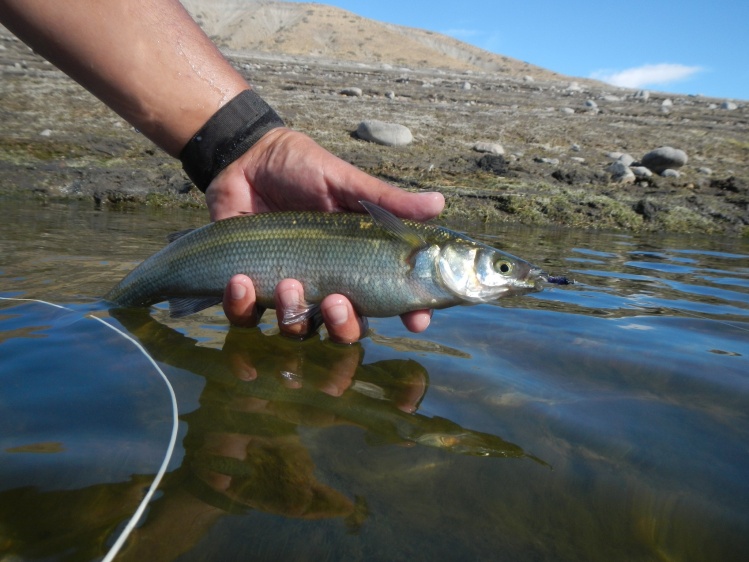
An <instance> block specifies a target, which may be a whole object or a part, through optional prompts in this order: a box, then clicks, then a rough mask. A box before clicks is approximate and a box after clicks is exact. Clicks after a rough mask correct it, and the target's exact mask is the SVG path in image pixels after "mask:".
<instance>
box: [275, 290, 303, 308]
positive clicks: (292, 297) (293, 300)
mask: <svg viewBox="0 0 749 562" xmlns="http://www.w3.org/2000/svg"><path fill="white" fill-rule="evenodd" d="M278 298H279V299H280V300H281V305H282V306H283V307H284V308H291V307H295V306H298V305H299V292H298V291H297V290H296V289H287V290H285V291H284V292H283V293H281V294H279V295H278Z"/></svg>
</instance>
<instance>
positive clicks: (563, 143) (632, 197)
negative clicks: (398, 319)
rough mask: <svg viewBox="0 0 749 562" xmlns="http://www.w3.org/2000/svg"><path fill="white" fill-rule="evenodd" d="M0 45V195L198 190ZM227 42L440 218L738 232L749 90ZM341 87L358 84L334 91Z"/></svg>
mask: <svg viewBox="0 0 749 562" xmlns="http://www.w3.org/2000/svg"><path fill="white" fill-rule="evenodd" d="M0 45H2V46H3V47H4V48H3V49H2V50H0V73H1V74H2V82H1V83H0V115H2V119H3V128H2V131H0V195H3V194H5V195H9V194H10V195H12V196H23V197H29V199H30V200H32V201H33V200H42V201H43V200H45V199H55V200H65V199H67V200H91V201H92V204H93V205H95V206H97V207H102V208H105V207H118V208H119V207H123V206H127V207H135V208H137V207H138V206H140V205H151V206H154V205H156V206H164V207H171V206H186V207H200V206H201V205H204V202H203V195H202V194H201V193H200V192H198V191H197V190H196V189H195V188H194V187H192V186H191V184H190V182H189V180H188V179H187V177H186V176H185V175H184V173H183V172H182V170H181V168H180V166H179V163H178V162H177V161H175V160H173V159H171V158H170V157H168V156H167V155H166V154H163V153H161V152H160V150H159V149H158V148H156V147H154V146H153V145H152V144H151V143H150V142H149V141H148V140H146V139H145V138H143V137H142V135H140V134H139V133H138V132H137V131H134V130H133V129H132V127H130V126H129V125H128V124H127V123H125V122H124V121H122V120H121V119H120V118H119V117H118V116H117V115H115V114H114V113H112V112H111V111H110V110H109V109H108V108H106V107H105V106H103V104H101V103H100V102H98V101H97V100H96V99H95V98H93V97H92V96H91V95H90V94H88V93H87V92H86V91H85V90H83V89H82V88H80V87H79V86H78V85H77V84H75V83H74V82H72V81H71V80H69V79H68V78H67V77H66V76H65V75H63V74H62V73H61V72H60V71H58V70H56V69H55V68H54V67H52V66H51V65H50V64H49V63H47V62H46V61H44V60H43V59H41V58H40V57H38V56H36V55H35V54H33V53H32V52H31V51H30V50H29V49H28V48H27V47H26V46H25V45H23V44H22V43H20V42H19V41H18V40H17V39H15V38H14V37H12V36H11V35H9V34H8V33H7V32H4V33H0ZM228 56H229V58H230V60H232V62H233V64H235V66H236V67H237V68H238V69H239V70H240V72H242V73H243V74H245V75H246V76H247V77H248V79H250V80H251V81H252V83H253V85H254V86H255V87H256V88H257V89H258V91H259V92H260V93H261V95H263V97H264V98H265V99H266V100H267V101H268V102H269V103H271V105H273V106H274V107H275V108H276V109H277V110H278V112H279V113H280V114H281V115H282V117H283V118H284V119H285V120H286V122H287V123H288V124H289V126H291V127H293V128H295V129H297V130H300V131H303V132H305V133H307V134H309V135H310V136H311V137H312V138H314V139H315V140H316V141H317V142H319V143H320V144H321V145H322V146H324V147H325V148H327V149H328V150H330V151H331V152H333V153H334V154H336V155H338V156H339V157H341V158H343V159H344V160H347V161H348V162H351V163H352V164H354V165H356V166H358V167H360V168H362V169H363V170H365V171H367V172H369V173H371V174H373V175H375V176H378V177H380V178H382V179H384V180H385V181H388V182H390V183H393V184H394V185H398V186H400V187H403V188H406V189H412V190H436V191H440V192H442V193H443V194H444V195H445V198H446V201H447V205H446V209H445V213H444V218H445V219H446V220H470V221H472V222H484V223H487V224H492V223H519V224H523V225H530V226H555V227H570V228H576V229H597V230H613V231H623V232H674V233H701V234H714V235H727V236H749V105H746V104H744V105H741V106H739V107H738V108H737V109H735V110H732V111H725V110H721V109H719V108H716V107H715V106H716V103H715V102H716V101H717V100H709V99H707V98H690V97H687V96H668V99H669V100H670V101H671V104H672V105H669V106H668V107H669V109H668V111H664V110H663V107H664V105H663V103H664V100H665V99H666V98H667V95H666V94H651V95H650V98H649V100H647V101H645V102H643V101H641V100H636V99H634V98H633V97H631V94H632V92H631V91H626V90H619V89H616V88H613V87H608V86H606V87H605V89H600V88H604V86H603V85H601V86H600V88H599V87H598V86H596V85H595V84H591V83H588V82H585V83H583V82H582V81H581V83H580V85H579V86H578V88H574V89H570V84H569V83H568V82H558V83H557V82H536V81H524V80H521V79H517V78H513V77H509V76H502V75H500V74H496V73H495V74H492V73H477V72H457V71H456V72H452V73H451V72H448V71H444V70H430V69H418V70H409V69H404V68H401V69H392V68H385V65H383V66H382V67H376V66H372V65H369V66H368V65H358V64H354V63H343V62H336V61H321V60H316V59H311V58H301V57H290V56H280V55H278V56H275V55H274V56H269V55H262V54H258V53H255V54H247V53H233V54H232V53H229V55H228ZM352 87H355V89H356V90H361V94H360V95H347V94H344V93H342V92H343V90H345V89H346V88H352ZM590 100H598V101H597V102H596V103H595V105H596V108H595V111H593V110H592V109H591V108H590V107H589V105H587V104H588V102H589V101H590ZM366 119H377V120H382V121H386V122H392V123H399V124H403V125H405V126H407V127H408V128H409V129H410V130H411V131H412V132H413V136H414V142H413V143H412V144H410V145H408V146H402V147H387V146H381V145H377V144H374V143H371V142H366V141H362V140H360V139H358V138H356V136H355V135H354V131H355V130H356V128H357V126H358V124H359V123H360V122H361V121H363V120H366ZM477 142H484V143H498V144H501V145H502V146H503V147H504V154H503V155H493V154H486V153H481V152H477V151H476V150H474V146H475V144H476V143H477ZM664 145H669V146H674V147H676V148H680V149H682V150H684V151H685V152H686V153H687V154H688V155H689V162H688V163H687V165H685V166H684V167H683V168H681V169H680V170H679V172H680V176H679V177H675V178H666V177H660V176H653V177H651V178H644V179H638V180H636V181H634V182H633V183H626V184H623V183H618V182H615V181H613V180H612V178H611V175H610V174H609V173H608V172H607V171H606V168H607V166H608V165H609V164H610V163H611V162H612V160H611V158H610V154H609V153H611V152H615V151H618V152H625V153H629V154H631V155H632V156H633V157H634V158H635V159H638V158H642V156H643V155H644V154H645V153H646V152H648V151H650V150H652V149H655V148H658V147H659V146H664ZM708 168H709V173H706V170H708Z"/></svg>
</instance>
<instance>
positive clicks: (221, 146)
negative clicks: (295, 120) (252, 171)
mask: <svg viewBox="0 0 749 562" xmlns="http://www.w3.org/2000/svg"><path fill="white" fill-rule="evenodd" d="M284 126H285V125H284V122H283V120H282V119H281V118H280V117H279V116H278V114H277V113H276V112H275V111H274V110H273V108H271V107H270V106H269V105H268V104H267V103H265V101H263V99H262V98H261V97H260V96H259V95H257V94H256V93H255V92H253V91H252V90H244V91H242V92H241V93H239V94H238V95H237V96H236V97H234V98H233V99H232V100H231V101H229V102H228V103H227V104H226V105H224V106H223V107H221V108H220V109H219V110H218V111H217V112H216V113H214V114H213V116H212V117H211V118H210V119H209V120H208V121H207V122H206V123H205V125H203V127H201V128H200V130H199V131H198V132H197V133H195V135H194V136H193V137H192V138H191V139H190V140H189V141H188V143H187V144H186V145H185V147H184V148H183V149H182V151H181V152H180V154H179V159H180V160H181V161H182V167H183V168H184V170H185V172H186V173H187V175H188V176H189V177H190V179H191V180H192V181H193V182H194V183H195V185H196V186H197V187H198V189H200V190H201V191H203V192H205V190H206V189H207V188H208V186H209V185H210V183H211V181H213V179H214V178H215V177H216V176H217V175H218V174H219V173H220V172H221V171H222V170H224V169H225V168H226V167H227V166H228V165H229V164H231V163H232V162H234V161H235V160H237V159H238V158H239V157H240V156H242V155H243V154H245V153H246V152H247V151H248V150H249V149H250V148H251V147H252V146H254V145H255V144H256V143H257V142H258V141H259V140H260V139H261V138H262V137H263V136H264V135H265V134H266V133H267V132H268V131H271V130H272V129H275V128H277V127H284Z"/></svg>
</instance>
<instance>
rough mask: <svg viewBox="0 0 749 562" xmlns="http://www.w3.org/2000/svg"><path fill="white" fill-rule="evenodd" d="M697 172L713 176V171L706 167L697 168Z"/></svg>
mask: <svg viewBox="0 0 749 562" xmlns="http://www.w3.org/2000/svg"><path fill="white" fill-rule="evenodd" d="M697 171H698V172H699V173H700V174H704V175H706V176H711V175H712V174H713V171H712V170H711V169H710V168H705V167H702V168H697Z"/></svg>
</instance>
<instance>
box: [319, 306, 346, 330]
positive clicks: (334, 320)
mask: <svg viewBox="0 0 749 562" xmlns="http://www.w3.org/2000/svg"><path fill="white" fill-rule="evenodd" d="M325 316H326V318H327V320H328V323H329V324H330V325H331V326H340V325H341V324H345V323H346V322H348V307H347V306H346V305H345V304H343V303H338V304H334V305H333V306H331V307H330V308H328V309H327V310H326V311H325Z"/></svg>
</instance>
